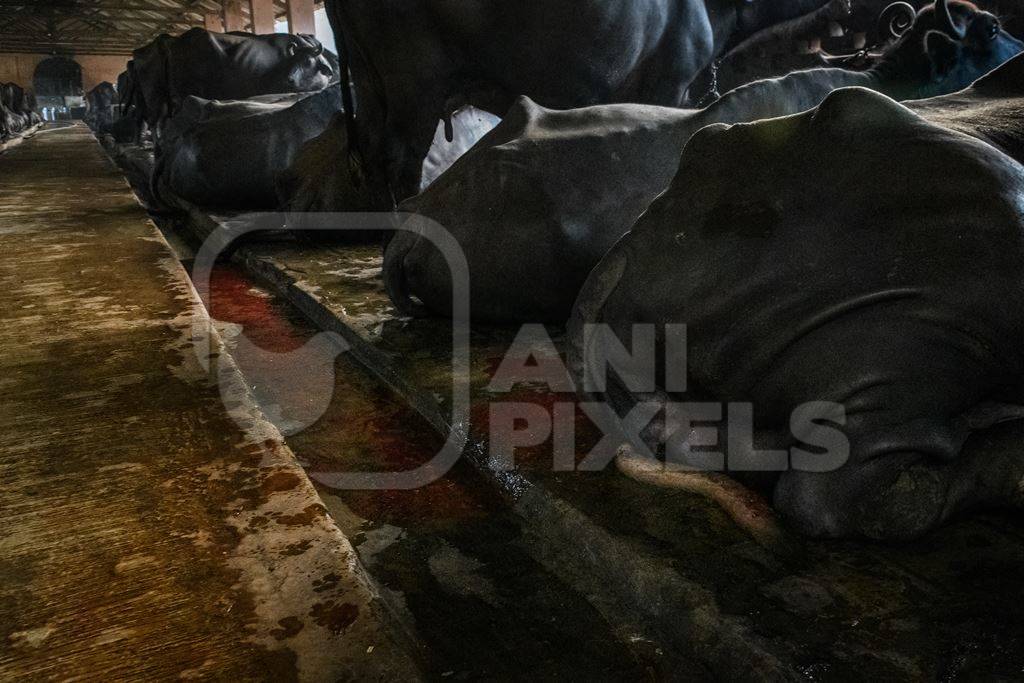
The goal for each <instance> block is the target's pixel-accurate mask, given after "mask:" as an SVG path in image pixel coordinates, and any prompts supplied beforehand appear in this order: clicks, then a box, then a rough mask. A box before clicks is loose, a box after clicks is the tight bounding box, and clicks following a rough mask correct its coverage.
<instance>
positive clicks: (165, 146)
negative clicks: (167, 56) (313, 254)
mask: <svg viewBox="0 0 1024 683" xmlns="http://www.w3.org/2000/svg"><path fill="white" fill-rule="evenodd" d="M266 99H269V100H270V101H258V100H247V101H237V102H211V101H208V100H202V99H199V98H196V97H192V98H189V99H188V100H186V101H185V103H184V104H183V105H182V107H181V110H180V111H179V112H178V114H177V115H176V116H175V117H174V118H173V119H171V120H170V122H168V124H167V125H166V127H165V131H164V135H163V140H162V144H161V147H160V153H159V155H158V157H157V164H156V168H155V170H154V174H153V187H154V194H155V195H156V196H158V197H163V196H166V194H167V191H169V192H170V193H172V194H174V195H175V196H177V197H179V198H181V199H184V200H186V201H188V202H190V203H192V204H196V205H199V206H204V207H210V208H221V209H248V210H258V209H275V208H277V199H276V197H277V187H276V186H277V176H278V175H279V174H280V173H281V172H282V171H284V170H285V169H287V168H288V167H289V165H290V164H291V163H292V161H293V159H294V158H295V155H296V154H297V153H298V151H299V149H300V148H301V147H302V145H303V144H304V143H306V142H307V141H308V140H310V139H311V138H313V137H315V136H317V135H319V134H320V133H322V132H323V130H324V129H325V128H326V127H327V124H328V123H329V122H330V120H331V118H332V117H333V116H335V114H337V112H338V111H340V109H341V89H340V88H339V87H338V86H336V85H335V86H331V87H328V88H325V89H323V90H321V91H320V92H319V93H315V94H299V95H291V96H287V95H276V96H273V97H272V98H266Z"/></svg>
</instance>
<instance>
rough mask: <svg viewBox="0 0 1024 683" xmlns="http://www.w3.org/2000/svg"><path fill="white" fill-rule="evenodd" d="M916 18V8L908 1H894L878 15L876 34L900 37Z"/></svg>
mask: <svg viewBox="0 0 1024 683" xmlns="http://www.w3.org/2000/svg"><path fill="white" fill-rule="evenodd" d="M916 19H917V10H916V9H914V6H913V5H911V4H910V3H909V2H894V3H892V4H891V5H889V6H888V7H886V8H885V9H883V10H882V13H881V14H879V15H878V35H879V36H886V37H892V38H902V37H903V34H904V33H906V32H907V31H909V30H910V27H911V26H913V25H914V21H915V20H916Z"/></svg>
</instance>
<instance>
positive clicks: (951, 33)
mask: <svg viewBox="0 0 1024 683" xmlns="http://www.w3.org/2000/svg"><path fill="white" fill-rule="evenodd" d="M905 5H906V3H897V6H905ZM902 15H903V13H901V12H898V13H896V14H894V15H892V16H891V20H890V22H889V24H888V26H887V27H886V28H888V29H889V30H890V31H891V32H892V33H893V34H894V35H897V36H898V37H899V40H898V42H897V44H896V45H895V46H894V47H892V48H891V49H890V50H889V51H888V52H887V53H886V54H885V55H883V57H882V60H881V63H880V65H879V68H880V69H881V70H883V71H889V72H890V73H892V74H900V75H903V76H904V77H905V76H907V75H913V77H914V79H915V80H917V81H918V82H927V81H928V80H930V81H931V83H932V88H931V89H932V90H934V91H935V92H934V93H931V92H928V91H927V89H926V92H922V93H919V94H917V97H927V96H930V95H931V94H936V93H948V92H954V91H956V90H960V89H963V88H966V87H967V86H969V85H970V84H971V83H973V82H974V81H976V80H977V79H978V78H980V77H981V76H983V75H985V74H986V73H988V72H989V71H992V70H993V69H995V68H996V67H998V66H999V65H1000V64H1003V63H1004V62H1006V61H1008V60H1009V59H1011V58H1013V57H1014V56H1015V55H1017V54H1020V53H1021V52H1024V43H1022V42H1021V41H1019V40H1017V39H1016V38H1014V37H1013V36H1012V35H1010V34H1009V33H1007V32H1006V31H1005V30H1004V29H1003V26H1002V24H1001V23H1000V21H999V19H998V18H997V17H996V16H995V15H993V14H991V13H989V12H984V11H982V10H980V9H978V8H977V7H976V6H975V5H974V4H972V3H970V2H965V1H963V0H938V2H936V3H934V4H933V5H928V6H927V7H925V8H924V9H922V10H921V11H920V12H919V13H918V14H917V16H916V17H913V19H912V21H910V22H907V21H906V20H905V18H904V17H903V16H902ZM883 30H884V28H883Z"/></svg>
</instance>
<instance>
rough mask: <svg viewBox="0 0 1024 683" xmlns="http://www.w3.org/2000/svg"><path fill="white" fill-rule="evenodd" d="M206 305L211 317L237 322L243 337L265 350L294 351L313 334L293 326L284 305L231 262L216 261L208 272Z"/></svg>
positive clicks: (313, 333)
mask: <svg viewBox="0 0 1024 683" xmlns="http://www.w3.org/2000/svg"><path fill="white" fill-rule="evenodd" d="M209 306H210V315H211V316H212V317H213V318H215V319H216V320H222V321H224V322H230V323H235V324H238V325H241V326H242V327H243V332H244V334H245V336H246V337H247V338H248V339H249V340H250V341H251V342H252V343H253V344H256V345H257V346H259V347H260V348H262V349H266V350H267V351H276V352H280V353H287V352H289V351H294V350H296V349H299V348H302V346H303V345H305V344H306V342H308V341H309V340H310V339H311V338H312V337H313V336H314V335H315V332H314V331H309V330H306V329H303V328H302V327H300V326H298V325H296V324H295V323H294V322H293V321H292V320H291V319H289V316H288V313H289V311H288V309H287V308H286V307H285V306H284V305H282V304H280V303H278V302H277V301H275V300H274V299H273V298H272V297H271V296H270V295H268V294H267V293H266V292H265V291H263V290H260V289H259V288H255V287H253V283H252V281H251V280H250V279H249V278H248V277H246V275H245V274H244V273H243V272H242V271H241V269H240V268H238V267H237V266H234V265H231V264H217V265H216V266H214V268H213V270H212V272H211V273H210V295H209Z"/></svg>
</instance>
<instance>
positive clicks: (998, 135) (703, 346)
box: [0, 0, 1024, 540]
mask: <svg viewBox="0 0 1024 683" xmlns="http://www.w3.org/2000/svg"><path fill="white" fill-rule="evenodd" d="M979 4H981V3H979ZM326 5H327V11H328V15H329V17H330V19H331V23H332V26H333V29H334V34H335V38H336V41H337V45H338V52H339V54H338V55H334V54H332V53H331V52H329V51H326V50H325V49H324V47H323V46H322V45H321V44H320V43H319V42H318V41H317V40H316V39H315V38H313V37H311V36H289V35H267V36H254V35H251V34H216V33H210V32H207V31H204V30H201V29H193V30H191V31H189V32H187V33H185V34H183V35H181V36H177V37H171V36H161V37H160V38H159V39H157V40H156V41H154V42H153V43H152V44H150V45H147V46H145V47H142V48H140V49H138V50H136V51H135V53H134V56H133V59H132V61H131V62H130V64H129V68H128V70H127V71H126V72H125V73H124V74H123V75H122V77H121V78H120V79H119V82H118V83H117V85H116V87H115V86H114V85H113V84H103V85H101V86H99V87H98V88H96V89H95V90H94V91H93V92H92V93H90V95H89V118H90V122H91V123H92V125H93V126H94V127H95V128H96V129H97V130H98V131H100V132H102V133H104V134H109V135H111V136H113V138H114V139H116V140H117V141H118V142H120V143H136V144H137V143H140V142H143V141H146V142H147V144H152V147H153V150H154V154H155V164H154V171H153V177H152V188H153V193H154V196H156V197H157V198H158V199H159V201H161V202H167V203H168V204H169V205H174V204H175V202H182V201H183V202H187V203H191V204H195V205H199V206H203V207H209V208H215V209H233V210H241V211H257V210H275V209H286V210H288V211H292V212H308V211H397V212H398V215H399V216H407V215H409V214H415V215H418V216H424V217H427V218H430V219H432V220H431V221H416V222H415V224H416V227H415V229H412V230H399V231H397V232H396V233H395V234H394V235H384V236H381V237H382V238H383V241H384V243H385V245H386V246H385V247H384V272H383V276H384V281H385V286H386V288H387V291H388V294H389V295H390V297H391V299H392V301H393V302H394V305H395V306H396V307H397V308H398V309H399V310H400V311H402V312H403V313H406V314H409V315H414V316H451V315H452V300H453V292H452V287H453V285H452V278H451V275H450V273H449V270H448V265H447V261H446V259H445V256H444V255H443V254H442V253H440V251H439V250H438V249H437V248H436V247H435V246H434V239H433V238H434V237H435V236H434V235H432V234H431V232H432V231H436V230H440V229H442V228H441V227H439V226H443V230H445V231H447V232H448V233H450V234H451V235H452V236H453V237H454V238H455V240H456V241H457V242H458V244H459V245H460V246H461V247H462V251H463V253H464V254H465V257H466V260H467V263H468V267H469V274H470V283H471V287H470V292H469V298H470V302H471V316H472V317H473V319H474V320H475V321H477V322H481V323H488V324H502V325H518V324H526V323H553V324H566V323H567V322H568V327H567V341H568V361H569V367H570V370H571V371H572V373H573V375H574V378H575V380H576V384H577V386H578V387H581V388H582V387H585V386H588V382H587V381H586V379H587V376H588V373H589V372H591V371H592V370H593V367H594V363H597V362H599V360H600V359H602V358H606V357H607V356H608V355H609V354H608V352H607V350H603V349H600V348H597V346H598V345H599V344H600V341H599V339H600V338H599V337H595V336H593V335H588V333H587V330H588V329H589V328H592V327H593V325H594V324H597V323H601V324H604V325H607V326H609V327H610V328H611V329H612V330H613V331H614V332H615V335H616V336H617V337H618V340H619V342H620V343H621V344H623V345H624V346H625V347H626V348H630V347H631V344H632V336H633V335H634V330H635V329H637V327H636V326H638V325H644V324H650V325H654V326H655V327H656V329H658V330H659V331H658V333H657V335H658V340H657V341H658V344H659V348H662V347H664V346H666V343H665V342H666V340H665V336H664V335H665V330H666V329H667V327H668V326H670V325H686V326H687V330H688V348H687V357H686V359H685V367H686V375H687V379H688V381H687V383H686V387H687V388H686V390H685V391H679V390H678V388H677V387H669V386H666V383H665V382H664V381H662V380H664V378H665V377H666V376H667V375H669V374H671V373H670V372H668V369H667V368H666V367H664V365H665V364H669V363H672V362H674V361H673V357H672V356H671V355H668V356H666V358H662V359H660V360H659V363H661V364H662V367H660V368H659V371H658V373H657V376H658V377H659V378H662V380H659V384H658V386H657V387H654V390H653V391H650V390H640V389H638V388H637V387H635V386H632V385H631V383H630V382H628V381H625V380H622V379H621V378H616V377H615V376H614V374H613V375H612V376H610V377H609V380H608V383H607V386H606V387H603V389H602V391H600V392H596V391H594V392H590V398H593V399H598V400H601V401H603V402H605V403H607V404H610V405H611V406H612V407H613V408H614V409H615V411H616V412H617V413H618V414H619V416H620V417H622V418H623V419H627V418H628V417H629V416H630V415H631V414H632V413H633V412H634V411H635V410H636V408H637V407H638V406H640V405H642V404H651V403H654V404H655V405H656V406H660V407H661V409H662V410H661V411H660V413H659V415H660V417H659V418H658V419H655V420H654V421H652V422H651V423H650V424H648V425H647V426H646V428H645V429H643V430H642V431H641V432H640V434H641V436H642V439H643V441H644V442H645V443H646V444H647V446H649V448H650V450H651V451H652V452H654V453H664V452H665V449H666V446H667V445H668V446H671V447H672V449H673V450H674V452H675V455H676V456H677V457H680V453H682V456H681V457H682V458H683V460H684V461H685V460H686V458H687V457H688V455H687V454H689V456H692V459H693V462H694V463H696V462H697V461H701V459H702V458H701V455H702V452H703V451H702V447H705V446H707V445H708V444H706V443H703V442H701V443H696V442H694V443H692V444H691V443H690V442H689V441H688V439H689V438H690V437H689V430H691V429H692V427H691V422H692V419H691V418H693V416H692V415H687V414H686V411H685V410H679V409H678V406H686V405H690V404H695V403H698V402H717V403H720V404H725V403H730V402H744V403H748V404H751V405H752V406H753V410H754V424H753V427H754V431H753V434H754V441H753V443H750V444H746V447H747V449H748V450H750V449H752V448H756V449H762V450H769V449H776V450H778V449H789V448H791V447H793V446H794V445H795V441H798V439H797V437H795V436H794V435H793V433H792V430H791V416H792V415H793V414H794V411H797V410H799V408H800V406H802V405H805V404H808V403H811V402H828V403H831V404H836V405H839V406H841V407H842V408H843V414H842V416H841V417H837V418H836V420H835V425H836V427H837V429H838V430H839V431H841V433H842V434H843V435H844V436H845V437H846V439H847V440H848V443H849V455H848V458H847V459H846V461H845V464H843V465H842V466H841V467H838V468H831V469H828V468H815V467H814V466H811V467H803V468H802V469H801V468H796V467H795V466H794V467H791V468H789V469H784V471H773V472H767V471H765V472H741V471H733V470H732V469H730V474H731V475H732V476H734V477H735V478H738V479H740V480H741V481H744V482H745V483H748V484H749V485H750V486H751V487H753V488H756V489H758V490H760V491H761V492H762V493H764V494H765V495H766V496H768V497H769V498H770V499H771V500H772V501H773V503H774V506H775V508H776V510H777V511H778V512H779V513H780V514H781V515H782V516H783V517H784V518H785V519H787V520H788V521H789V522H790V523H791V524H792V525H793V526H794V527H796V528H799V529H801V530H802V531H804V532H805V533H807V534H810V535H814V536H827V537H844V536H863V537H870V538H876V539H886V540H900V539H908V538H914V537H917V536H920V535H921V534H923V533H925V532H927V531H928V530H930V529H932V528H934V527H935V526H936V525H938V524H940V523H941V522H943V521H944V520H946V519H948V518H950V517H951V516H952V515H955V514H957V513H959V512H961V511H962V510H965V509H967V508H970V507H975V506H980V505H1001V504H1007V505H1019V504H1021V503H1024V453H1022V452H1021V451H1020V450H1019V446H1020V444H1019V443H1016V442H1010V443H1001V442H1000V441H999V436H1000V435H1001V434H1002V433H1003V432H1001V431H1000V430H1001V429H1004V428H1005V425H1000V426H997V423H1002V422H1007V421H1011V420H1014V419H1019V418H1021V417H1024V344H1021V340H1022V339H1024V278H1021V277H1020V272H1021V267H1022V264H1024V55H1022V54H1021V53H1022V52H1024V43H1022V42H1021V41H1020V39H1019V38H1018V37H1015V36H1014V35H1013V33H1012V32H1011V31H1009V30H1008V29H1007V27H1006V26H1004V25H1003V24H1002V23H1001V21H1000V18H999V16H998V15H997V13H992V12H989V11H987V10H986V9H983V8H982V7H980V6H978V5H975V4H973V3H970V2H966V1H964V0H938V1H936V2H934V3H933V4H932V3H929V4H925V3H922V2H918V3H915V4H910V3H907V2H896V3H892V4H888V5H885V4H883V5H880V6H877V7H875V6H874V5H873V4H872V3H871V2H868V1H867V0H865V1H864V2H860V0H621V1H620V0H614V1H609V0H581V1H579V2H571V3H570V2H537V3H532V2H531V3H509V2H502V1H499V0H475V1H474V2H452V1H451V0H383V1H382V0H327V3H326ZM861 5H870V6H871V7H872V8H873V9H872V17H873V18H874V19H877V22H875V23H876V26H875V27H872V30H871V32H870V35H869V40H868V41H867V43H866V44H864V45H862V46H861V47H860V48H859V49H857V50H856V51H855V52H853V53H851V54H849V55H843V56H842V58H836V57H833V56H831V55H825V54H823V53H822V52H820V51H818V50H812V51H810V52H809V53H807V54H805V55H803V56H802V57H801V59H803V60H804V61H805V62H809V63H807V64H806V65H805V67H806V68H802V69H799V70H796V71H791V72H783V73H775V74H768V75H767V77H764V78H759V79H756V80H752V81H750V82H746V83H743V84H737V85H736V87H733V88H732V89H730V90H728V91H726V92H719V88H718V87H717V86H719V85H720V84H721V81H719V80H717V77H716V75H715V74H716V73H717V69H718V68H719V67H720V66H722V65H725V64H727V63H728V60H729V59H730V56H731V55H734V54H735V53H736V51H741V50H743V49H744V48H745V46H749V45H754V44H756V45H760V46H763V45H765V44H768V43H771V41H773V40H774V41H791V40H792V39H793V37H794V36H796V35H798V34H799V31H800V30H803V29H806V28H807V27H811V26H817V25H821V26H825V27H827V28H828V30H829V31H830V32H831V35H832V37H833V38H834V37H836V36H838V35H841V34H842V33H843V30H844V29H843V20H844V17H845V16H853V15H854V14H855V13H856V12H858V11H863V7H861ZM989 9H993V7H991V6H990V7H989ZM815 63H816V64H817V66H814V64H815ZM723 68H724V67H723ZM0 92H3V95H4V98H3V104H4V107H3V108H2V109H0V111H2V112H4V117H5V118H4V120H3V121H2V122H0V125H3V126H7V125H8V123H7V118H8V117H7V111H8V109H9V110H10V111H11V112H12V116H11V117H10V118H14V116H16V112H18V111H22V110H21V109H18V106H19V105H18V100H17V97H14V96H13V95H12V96H11V97H12V98H13V101H12V103H11V104H8V99H9V98H8V93H7V91H6V90H0ZM676 360H679V359H676ZM679 362H683V361H679ZM978 432H982V433H983V434H982V435H981V436H979V435H978V434H977V433H978ZM726 434H727V426H726V425H722V426H721V427H720V428H719V433H718V445H719V446H720V448H719V450H723V451H724V452H725V454H726V457H727V460H728V461H735V462H740V461H741V460H744V461H746V460H749V458H748V457H747V456H749V453H746V454H740V453H737V452H735V451H734V449H742V448H744V445H743V444H737V443H733V440H732V439H730V438H729V437H728V436H727V435H726ZM705 437H706V435H705ZM979 443H981V444H982V445H981V446H979ZM812 454H813V451H812ZM741 455H742V456H743V457H740V456H741ZM619 457H620V461H622V462H620V463H619V464H620V467H621V468H622V469H623V470H624V471H627V472H630V471H634V470H635V468H632V467H631V465H630V463H629V462H627V461H628V459H630V458H635V457H638V456H637V455H636V454H635V453H632V454H631V453H629V452H628V451H626V450H624V451H623V452H622V453H621V454H620V456H619ZM812 460H813V458H812ZM684 464H685V463H684ZM755 469H756V468H755ZM818 470H821V471H818ZM693 476H694V475H693V474H692V473H685V472H684V473H680V472H673V471H665V472H663V473H661V474H659V475H657V476H648V477H646V479H647V480H650V481H655V482H656V483H659V484H661V485H664V486H669V487H673V486H678V487H683V488H686V487H687V486H689V485H690V484H688V482H689V481H691V480H692V477H693Z"/></svg>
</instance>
